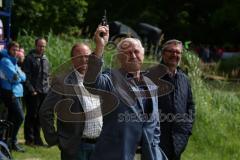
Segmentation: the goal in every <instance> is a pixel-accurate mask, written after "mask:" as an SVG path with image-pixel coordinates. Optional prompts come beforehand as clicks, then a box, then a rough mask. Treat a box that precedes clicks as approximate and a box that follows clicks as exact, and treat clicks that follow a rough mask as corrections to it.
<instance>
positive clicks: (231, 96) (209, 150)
mask: <svg viewBox="0 0 240 160" xmlns="http://www.w3.org/2000/svg"><path fill="white" fill-rule="evenodd" d="M48 38H49V39H48V41H49V47H48V53H47V54H48V57H49V60H50V61H51V63H52V66H53V69H55V68H57V66H58V65H60V64H61V63H63V61H65V60H66V59H68V58H69V54H70V53H69V52H70V48H71V46H72V45H73V43H74V42H77V41H82V40H80V39H74V38H71V37H66V36H65V37H61V38H59V37H55V36H53V35H52V34H49V36H48ZM18 41H19V42H22V45H23V46H24V47H25V48H26V50H28V49H30V46H33V38H31V37H30V36H26V37H21V38H19V40H18ZM111 54H112V53H111V52H110V51H109V52H108V54H107V55H111ZM105 62H107V63H108V64H109V62H110V58H109V56H107V58H106V61H105ZM183 62H184V64H185V65H187V67H188V71H189V73H188V74H189V77H190V80H191V83H192V89H193V95H194V98H195V102H196V121H195V124H194V129H193V135H192V136H191V138H190V141H189V144H188V146H187V149H186V150H185V152H184V154H183V158H182V159H183V160H239V159H240V149H239V147H240V139H239V136H238V135H239V133H240V125H239V124H240V84H239V83H228V82H221V81H211V82H209V81H207V82H206V81H203V80H202V79H201V78H200V77H201V71H200V69H199V67H198V64H199V62H198V59H197V58H196V57H195V56H193V54H191V53H190V52H187V53H186V54H185V55H184V58H183ZM22 135H23V134H22V130H21V132H20V135H19V139H20V142H24V141H23V137H22ZM24 147H25V148H26V153H14V152H13V156H14V158H15V160H57V159H60V156H59V151H58V148H57V147H52V148H41V147H40V148H29V147H26V146H24ZM103 154H107V153H103Z"/></svg>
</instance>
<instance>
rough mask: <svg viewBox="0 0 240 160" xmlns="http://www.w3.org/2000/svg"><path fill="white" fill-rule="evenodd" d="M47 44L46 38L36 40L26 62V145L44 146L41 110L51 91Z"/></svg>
mask: <svg viewBox="0 0 240 160" xmlns="http://www.w3.org/2000/svg"><path fill="white" fill-rule="evenodd" d="M46 45H47V42H46V40H45V39H44V38H37V39H36V40H35V49H33V50H31V51H30V53H29V54H28V55H27V56H26V59H25V61H24V71H25V73H26V76H27V80H26V84H25V86H26V94H25V102H26V117H25V123H24V138H25V144H26V145H38V146H43V145H44V144H43V141H42V139H41V137H40V122H39V115H38V112H39V108H40V106H41V104H42V102H43V100H44V98H45V96H46V94H47V93H48V90H49V69H50V64H49V61H48V59H47V56H46V55H45V48H46Z"/></svg>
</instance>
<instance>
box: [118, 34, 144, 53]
mask: <svg viewBox="0 0 240 160" xmlns="http://www.w3.org/2000/svg"><path fill="white" fill-rule="evenodd" d="M133 44H136V45H137V46H138V47H139V49H140V51H141V52H142V53H143V54H144V48H143V46H142V43H141V41H140V40H139V39H137V38H125V39H123V40H121V41H120V42H119V43H118V45H117V52H118V53H121V52H123V51H124V50H126V49H128V48H129V47H130V46H132V45H133Z"/></svg>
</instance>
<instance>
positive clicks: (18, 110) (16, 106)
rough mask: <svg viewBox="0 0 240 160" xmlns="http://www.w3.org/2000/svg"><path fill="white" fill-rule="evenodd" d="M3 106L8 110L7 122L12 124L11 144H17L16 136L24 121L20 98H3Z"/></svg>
mask: <svg viewBox="0 0 240 160" xmlns="http://www.w3.org/2000/svg"><path fill="white" fill-rule="evenodd" d="M3 101H4V104H5V106H6V107H7V109H8V116H7V119H8V121H10V122H12V123H13V130H12V144H14V143H17V134H18V131H19V128H20V126H21V124H22V123H23V120H24V112H23V109H22V103H21V98H20V97H14V96H4V99H3Z"/></svg>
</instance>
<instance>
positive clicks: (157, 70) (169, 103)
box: [147, 65, 195, 159]
mask: <svg viewBox="0 0 240 160" xmlns="http://www.w3.org/2000/svg"><path fill="white" fill-rule="evenodd" d="M164 70H165V69H164V67H163V66H162V65H158V66H155V67H152V68H150V69H149V72H148V74H147V76H148V77H149V78H150V79H151V80H153V81H154V83H156V84H157V83H159V82H160V83H162V84H164V83H165V84H171V85H172V87H173V89H172V90H170V92H166V93H165V94H163V95H160V96H159V98H158V106H159V113H160V122H161V123H160V124H161V138H160V146H161V148H162V149H163V151H164V152H165V153H166V155H167V156H168V157H171V158H169V159H172V158H175V159H178V158H179V157H180V155H181V153H182V152H183V151H184V149H185V147H186V145H187V142H188V139H189V136H190V135H191V133H192V127H193V121H194V114H195V107H194V102H193V97H192V91H191V85H190V82H189V80H188V78H187V76H186V74H185V73H184V72H183V71H182V70H181V69H180V68H177V72H176V74H175V75H174V76H173V77H171V76H170V74H168V72H167V70H165V71H164Z"/></svg>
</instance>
